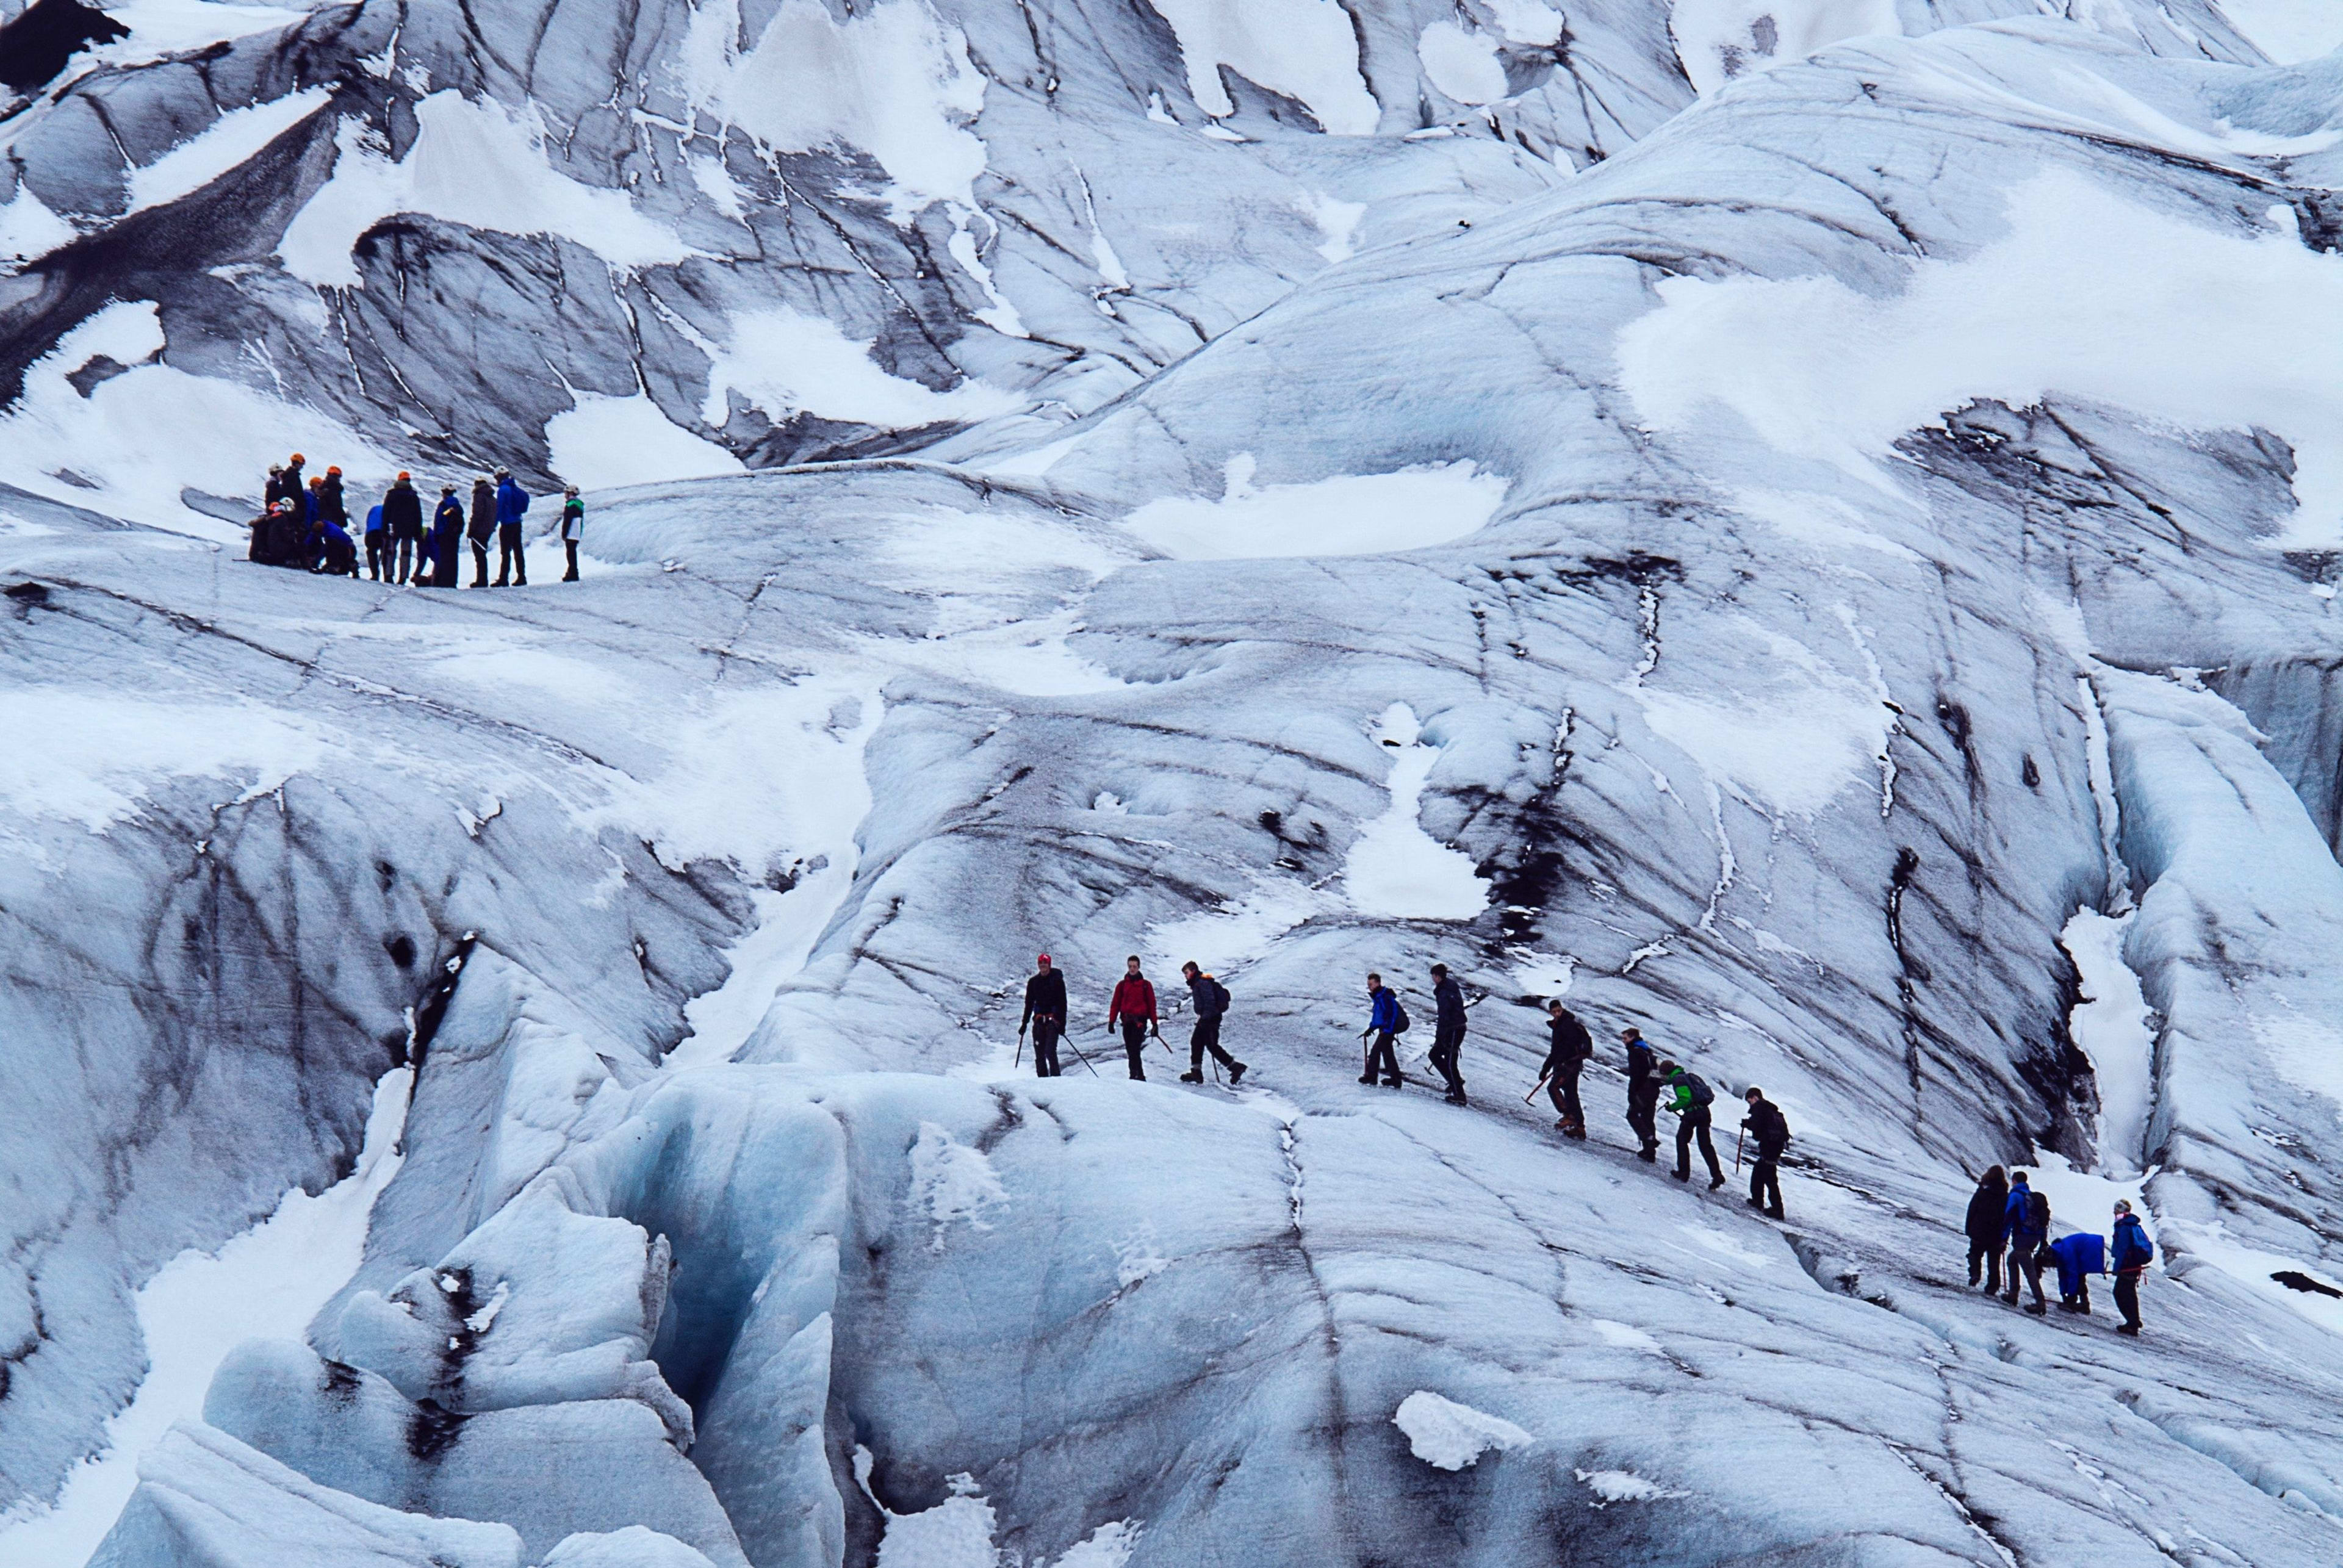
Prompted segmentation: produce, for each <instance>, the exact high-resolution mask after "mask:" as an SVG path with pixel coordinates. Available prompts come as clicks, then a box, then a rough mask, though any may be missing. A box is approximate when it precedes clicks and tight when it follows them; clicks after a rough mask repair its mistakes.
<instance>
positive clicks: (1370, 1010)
mask: <svg viewBox="0 0 2343 1568" xmlns="http://www.w3.org/2000/svg"><path fill="white" fill-rule="evenodd" d="M1367 998H1368V1001H1367V1027H1366V1028H1364V1029H1363V1030H1360V1031H1359V1039H1360V1040H1363V1041H1371V1043H1369V1044H1368V1045H1367V1070H1365V1071H1364V1072H1362V1073H1361V1074H1359V1081H1360V1082H1361V1083H1373V1082H1374V1081H1375V1074H1376V1072H1377V1070H1381V1071H1382V1073H1383V1087H1384V1088H1386V1089H1397V1088H1399V1087H1400V1086H1401V1085H1402V1084H1403V1083H1405V1082H1406V1081H1407V1080H1405V1079H1403V1078H1402V1077H1401V1076H1400V1075H1399V1051H1398V1050H1397V1048H1396V1046H1395V1045H1394V1043H1393V1042H1394V1041H1395V1040H1397V1039H1398V1038H1399V1036H1401V1035H1403V1034H1405V1033H1406V1032H1407V1009H1405V1008H1403V1007H1402V1006H1400V1005H1399V993H1398V992H1397V991H1394V990H1390V989H1389V988H1387V987H1386V986H1385V985H1384V984H1383V976H1381V975H1379V974H1374V973H1372V972H1370V973H1369V974H1368V976H1367Z"/></svg>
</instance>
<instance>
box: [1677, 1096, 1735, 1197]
mask: <svg viewBox="0 0 2343 1568" xmlns="http://www.w3.org/2000/svg"><path fill="white" fill-rule="evenodd" d="M1708 1123H1709V1116H1708V1107H1707V1106H1705V1105H1695V1106H1694V1107H1693V1108H1692V1109H1691V1110H1689V1111H1685V1112H1684V1114H1683V1115H1682V1116H1680V1117H1678V1118H1677V1119H1676V1174H1677V1175H1679V1176H1690V1175H1691V1174H1692V1141H1693V1139H1694V1136H1695V1135H1697V1136H1698V1138H1699V1139H1700V1157H1701V1158H1702V1159H1704V1160H1705V1161H1708V1173H1709V1174H1710V1175H1711V1176H1714V1177H1715V1178H1716V1180H1718V1181H1724V1180H1725V1167H1724V1166H1722V1165H1720V1164H1718V1163H1717V1161H1716V1145H1715V1143H1712V1142H1711V1141H1709V1137H1708Z"/></svg>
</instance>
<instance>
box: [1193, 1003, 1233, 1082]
mask: <svg viewBox="0 0 2343 1568" xmlns="http://www.w3.org/2000/svg"><path fill="white" fill-rule="evenodd" d="M1208 1050H1209V1051H1211V1052H1212V1060H1214V1061H1217V1062H1219V1063H1220V1064H1221V1065H1222V1067H1230V1068H1232V1067H1234V1066H1236V1064H1237V1063H1236V1058H1234V1057H1232V1056H1231V1055H1230V1054H1229V1053H1228V1052H1227V1051H1225V1050H1222V1049H1221V1015H1220V1014H1219V1013H1214V1014H1213V1015H1212V1017H1210V1018H1200V1019H1198V1020H1196V1031H1195V1032H1194V1033H1193V1034H1191V1035H1190V1036H1189V1037H1188V1070H1189V1071H1191V1072H1202V1071H1203V1070H1204V1052H1206V1051H1208Z"/></svg>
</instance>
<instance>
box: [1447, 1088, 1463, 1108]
mask: <svg viewBox="0 0 2343 1568" xmlns="http://www.w3.org/2000/svg"><path fill="white" fill-rule="evenodd" d="M1441 1098H1442V1099H1443V1100H1445V1101H1448V1103H1449V1104H1451V1105H1463V1104H1464V1103H1466V1101H1465V1099H1464V1091H1463V1090H1461V1089H1460V1090H1456V1091H1453V1092H1451V1093H1448V1094H1444V1095H1443V1096H1441Z"/></svg>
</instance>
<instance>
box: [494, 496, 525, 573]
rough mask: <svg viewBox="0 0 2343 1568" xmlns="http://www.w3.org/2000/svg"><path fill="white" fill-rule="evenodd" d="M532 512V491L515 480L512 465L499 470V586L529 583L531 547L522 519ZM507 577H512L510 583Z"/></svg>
mask: <svg viewBox="0 0 2343 1568" xmlns="http://www.w3.org/2000/svg"><path fill="white" fill-rule="evenodd" d="M527 516H528V491H527V490H524V489H522V488H521V487H519V486H518V485H517V484H515V483H514V482H513V477H512V470H511V469H510V468H498V470H497V587H498V588H506V587H512V588H527V587H528V547H527V546H526V545H524V544H523V543H522V541H521V537H520V528H521V519H522V518H525V517H527ZM507 579H510V580H509V582H508V580H507Z"/></svg>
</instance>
